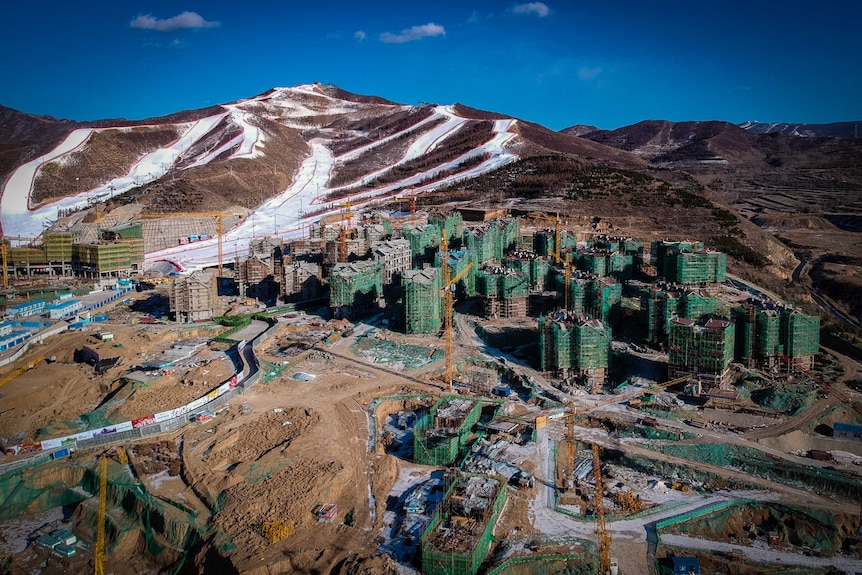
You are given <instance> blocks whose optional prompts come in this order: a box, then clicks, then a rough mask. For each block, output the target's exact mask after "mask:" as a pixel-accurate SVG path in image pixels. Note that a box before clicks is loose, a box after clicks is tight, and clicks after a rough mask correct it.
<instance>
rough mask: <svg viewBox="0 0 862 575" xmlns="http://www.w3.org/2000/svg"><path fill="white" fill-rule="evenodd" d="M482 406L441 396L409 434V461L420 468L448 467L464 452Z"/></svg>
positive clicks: (471, 401)
mask: <svg viewBox="0 0 862 575" xmlns="http://www.w3.org/2000/svg"><path fill="white" fill-rule="evenodd" d="M481 414H482V404H481V403H479V402H478V401H474V400H471V399H464V398H459V397H452V396H444V397H442V398H441V399H440V400H439V401H438V402H437V403H435V404H434V406H433V407H432V408H431V412H430V413H429V414H428V415H426V416H425V417H423V418H422V419H420V420H419V422H418V423H416V426H415V428H414V430H413V460H414V461H415V462H416V463H419V464H421V465H435V466H448V465H452V464H453V463H455V461H456V460H457V459H458V458H459V457H461V456H462V455H463V454H464V452H465V449H466V445H467V441H468V439H469V437H470V433H471V431H472V429H473V426H474V425H476V422H477V421H479V416H480V415H481Z"/></svg>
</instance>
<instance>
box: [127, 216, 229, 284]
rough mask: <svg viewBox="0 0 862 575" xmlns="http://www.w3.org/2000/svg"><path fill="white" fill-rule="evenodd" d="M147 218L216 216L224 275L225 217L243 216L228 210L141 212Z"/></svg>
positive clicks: (219, 252) (220, 268)
mask: <svg viewBox="0 0 862 575" xmlns="http://www.w3.org/2000/svg"><path fill="white" fill-rule="evenodd" d="M140 217H141V218H145V219H160V218H216V235H217V236H218V275H219V277H221V275H222V242H223V239H224V223H223V218H229V217H241V216H240V214H233V213H226V212H144V213H142V214H140Z"/></svg>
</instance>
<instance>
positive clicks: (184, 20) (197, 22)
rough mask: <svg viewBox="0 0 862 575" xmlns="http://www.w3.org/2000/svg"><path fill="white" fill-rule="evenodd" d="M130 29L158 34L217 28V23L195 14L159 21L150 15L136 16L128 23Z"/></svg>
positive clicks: (184, 13)
mask: <svg viewBox="0 0 862 575" xmlns="http://www.w3.org/2000/svg"><path fill="white" fill-rule="evenodd" d="M129 26H130V27H132V28H140V29H142V30H158V31H159V32H173V31H174V30H179V29H181V28H217V27H218V26H219V23H218V22H208V21H207V20H204V19H203V16H201V15H200V14H198V13H197V12H183V13H182V14H179V15H177V16H174V17H173V18H165V19H159V18H154V17H153V16H152V15H150V14H147V15H146V16H144V15H143V14H140V15H138V17H137V18H135V19H134V20H132V21H131V22H130V23H129Z"/></svg>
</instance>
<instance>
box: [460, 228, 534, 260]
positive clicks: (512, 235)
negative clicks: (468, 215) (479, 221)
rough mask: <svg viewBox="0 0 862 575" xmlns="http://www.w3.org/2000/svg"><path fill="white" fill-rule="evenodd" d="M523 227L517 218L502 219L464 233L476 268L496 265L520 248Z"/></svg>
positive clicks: (466, 244) (465, 242) (465, 243)
mask: <svg viewBox="0 0 862 575" xmlns="http://www.w3.org/2000/svg"><path fill="white" fill-rule="evenodd" d="M520 235H521V225H520V222H519V220H517V219H516V218H501V219H498V220H492V221H490V222H486V223H484V224H483V225H481V226H478V227H475V228H469V229H466V230H465V231H464V245H465V246H466V248H467V249H468V250H470V252H471V253H472V254H473V258H474V259H473V263H474V264H475V265H476V267H480V266H482V265H483V264H496V263H500V262H502V261H503V257H504V256H505V255H506V253H508V252H509V251H511V250H514V249H516V248H517V246H518V240H519V238H520Z"/></svg>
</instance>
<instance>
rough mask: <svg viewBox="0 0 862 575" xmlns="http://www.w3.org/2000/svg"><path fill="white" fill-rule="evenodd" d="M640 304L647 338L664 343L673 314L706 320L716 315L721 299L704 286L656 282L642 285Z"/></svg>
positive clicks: (674, 315)
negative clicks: (702, 287)
mask: <svg viewBox="0 0 862 575" xmlns="http://www.w3.org/2000/svg"><path fill="white" fill-rule="evenodd" d="M640 306H641V313H642V317H643V322H644V327H645V336H646V340H647V341H649V342H651V343H654V344H665V343H667V336H668V333H669V331H670V322H671V320H672V319H673V318H675V317H682V318H685V319H690V320H692V321H703V320H705V319H707V318H708V317H711V316H713V315H715V313H716V311H717V309H718V302H717V300H716V297H715V296H714V295H711V294H708V293H707V292H705V291H703V290H701V289H694V288H691V287H688V286H682V285H678V284H669V283H665V282H656V283H655V284H652V285H649V286H644V287H643V288H642V289H641V297H640Z"/></svg>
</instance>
